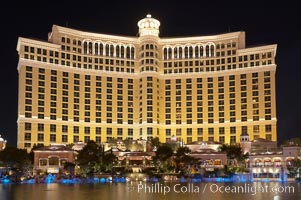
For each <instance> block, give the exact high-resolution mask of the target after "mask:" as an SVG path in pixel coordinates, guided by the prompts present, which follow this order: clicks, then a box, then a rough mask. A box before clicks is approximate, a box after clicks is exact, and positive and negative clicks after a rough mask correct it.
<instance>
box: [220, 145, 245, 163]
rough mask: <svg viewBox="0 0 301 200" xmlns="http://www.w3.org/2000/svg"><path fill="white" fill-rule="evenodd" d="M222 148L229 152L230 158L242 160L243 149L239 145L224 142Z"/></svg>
mask: <svg viewBox="0 0 301 200" xmlns="http://www.w3.org/2000/svg"><path fill="white" fill-rule="evenodd" d="M220 150H221V151H224V152H226V153H227V157H228V159H237V160H242V149H241V147H240V146H239V145H227V144H223V145H222V146H221V147H220Z"/></svg>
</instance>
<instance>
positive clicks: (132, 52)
mask: <svg viewBox="0 0 301 200" xmlns="http://www.w3.org/2000/svg"><path fill="white" fill-rule="evenodd" d="M134 58H135V48H134V47H131V59H134Z"/></svg>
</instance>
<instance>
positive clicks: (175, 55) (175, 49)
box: [173, 47, 178, 58]
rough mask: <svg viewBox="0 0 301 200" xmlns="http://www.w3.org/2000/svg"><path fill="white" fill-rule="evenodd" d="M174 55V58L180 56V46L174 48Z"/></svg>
mask: <svg viewBox="0 0 301 200" xmlns="http://www.w3.org/2000/svg"><path fill="white" fill-rule="evenodd" d="M173 55H174V58H178V48H177V47H175V48H174V50H173Z"/></svg>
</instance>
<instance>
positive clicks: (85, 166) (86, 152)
mask: <svg viewBox="0 0 301 200" xmlns="http://www.w3.org/2000/svg"><path fill="white" fill-rule="evenodd" d="M102 151H103V149H102V148H101V146H99V145H97V144H96V143H95V142H94V141H92V140H90V141H89V142H87V145H86V146H85V147H84V148H83V149H82V150H81V151H79V153H78V155H77V160H76V163H77V164H78V165H79V166H80V169H81V171H82V172H83V174H84V176H86V175H88V174H90V173H93V172H97V170H98V169H99V167H97V166H99V164H101V157H102Z"/></svg>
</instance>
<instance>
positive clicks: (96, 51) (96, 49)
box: [94, 43, 99, 55]
mask: <svg viewBox="0 0 301 200" xmlns="http://www.w3.org/2000/svg"><path fill="white" fill-rule="evenodd" d="M98 50H99V49H98V43H95V44H94V54H95V55H98V54H99V51H98Z"/></svg>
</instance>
